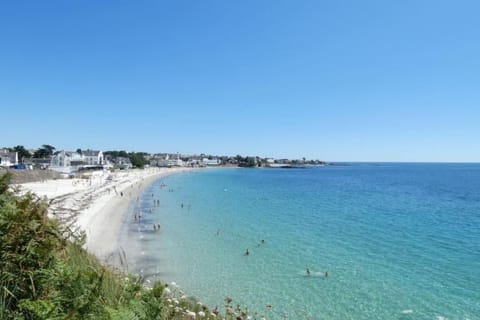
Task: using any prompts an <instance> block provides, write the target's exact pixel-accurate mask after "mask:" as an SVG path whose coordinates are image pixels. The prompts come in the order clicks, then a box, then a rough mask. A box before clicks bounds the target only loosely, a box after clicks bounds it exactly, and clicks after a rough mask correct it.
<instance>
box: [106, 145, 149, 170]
mask: <svg viewBox="0 0 480 320" xmlns="http://www.w3.org/2000/svg"><path fill="white" fill-rule="evenodd" d="M103 154H104V156H110V157H111V158H112V159H113V161H114V162H115V161H116V159H117V158H119V157H121V158H128V159H129V160H130V162H131V163H132V166H133V167H134V168H140V169H143V168H144V167H145V165H147V164H148V161H147V159H145V156H146V155H147V153H145V152H129V153H127V152H126V151H123V150H122V151H105V152H104V153H103Z"/></svg>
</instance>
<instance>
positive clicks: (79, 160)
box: [50, 150, 104, 173]
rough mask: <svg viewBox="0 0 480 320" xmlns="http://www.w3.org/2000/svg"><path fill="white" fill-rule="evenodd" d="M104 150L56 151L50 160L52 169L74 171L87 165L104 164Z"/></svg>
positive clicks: (62, 171) (65, 171) (63, 171)
mask: <svg viewBox="0 0 480 320" xmlns="http://www.w3.org/2000/svg"><path fill="white" fill-rule="evenodd" d="M103 164H104V160H103V152H102V151H93V150H86V151H83V152H82V153H79V152H72V151H65V150H62V151H60V152H57V153H55V154H54V155H53V156H52V160H51V161H50V169H52V170H54V171H57V172H61V173H72V172H74V171H77V170H78V169H79V168H81V167H85V166H102V165H103Z"/></svg>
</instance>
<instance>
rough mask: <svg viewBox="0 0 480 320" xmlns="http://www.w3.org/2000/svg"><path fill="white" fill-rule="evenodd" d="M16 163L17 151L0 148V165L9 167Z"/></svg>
mask: <svg viewBox="0 0 480 320" xmlns="http://www.w3.org/2000/svg"><path fill="white" fill-rule="evenodd" d="M16 164H18V152H10V151H8V150H7V149H0V166H2V167H9V166H14V165H16Z"/></svg>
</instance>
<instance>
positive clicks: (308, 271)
mask: <svg viewBox="0 0 480 320" xmlns="http://www.w3.org/2000/svg"><path fill="white" fill-rule="evenodd" d="M305 272H306V273H307V276H310V269H309V268H307V270H305Z"/></svg>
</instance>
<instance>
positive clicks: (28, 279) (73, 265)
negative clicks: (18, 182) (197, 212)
mask: <svg viewBox="0 0 480 320" xmlns="http://www.w3.org/2000/svg"><path fill="white" fill-rule="evenodd" d="M9 180H10V175H9V174H4V175H3V176H0V319H7V320H10V319H19V320H29V319H35V320H37V319H38V320H41V319H121V320H122V319H125V320H126V319H128V320H131V319H139V320H140V319H162V320H163V319H165V320H177V319H178V320H180V319H195V318H196V319H219V318H222V317H221V316H218V317H217V315H218V308H215V309H214V310H213V311H212V312H210V311H209V310H208V309H207V308H206V307H205V306H204V305H202V304H201V303H199V302H197V301H195V300H193V299H190V298H187V297H186V296H185V294H184V292H182V291H181V290H180V289H179V288H178V287H177V286H176V285H174V284H173V283H172V286H171V287H168V286H166V285H163V284H161V283H160V282H156V283H154V284H153V287H152V288H147V287H145V286H144V285H143V281H142V279H141V278H139V277H137V276H133V275H128V274H125V273H124V272H122V271H120V270H118V269H113V268H110V267H107V266H104V265H103V264H101V263H100V262H99V261H98V260H97V259H96V258H95V257H94V256H93V255H91V254H89V253H88V252H86V251H85V250H84V249H83V248H82V244H83V243H84V237H83V236H74V235H73V234H72V232H70V230H69V229H67V228H65V227H63V226H61V225H59V224H58V223H57V222H56V221H55V220H52V219H49V218H48V217H47V209H48V205H47V203H46V201H44V200H42V199H39V198H38V197H36V196H34V195H32V194H30V193H27V194H23V195H22V194H20V193H19V192H18V191H15V190H10V189H9ZM225 302H226V305H225V314H226V316H225V317H223V319H247V317H248V312H247V311H246V310H242V309H241V308H240V307H239V306H237V307H233V306H232V305H231V303H232V300H231V299H230V298H227V299H226V300H225Z"/></svg>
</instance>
